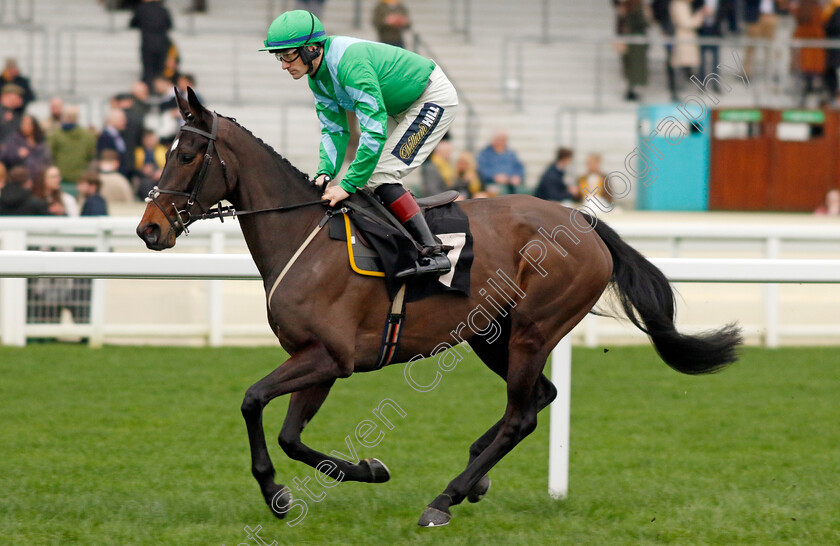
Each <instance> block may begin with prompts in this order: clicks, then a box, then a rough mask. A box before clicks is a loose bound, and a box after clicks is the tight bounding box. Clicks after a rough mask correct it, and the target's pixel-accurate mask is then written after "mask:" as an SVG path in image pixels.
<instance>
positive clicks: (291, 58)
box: [274, 48, 300, 63]
mask: <svg viewBox="0 0 840 546" xmlns="http://www.w3.org/2000/svg"><path fill="white" fill-rule="evenodd" d="M298 57H300V50H299V49H298V48H294V49H284V50H282V51H275V52H274V58H275V59H277V60H278V61H281V62H286V63H293V62H295V61H296V60H297V58H298Z"/></svg>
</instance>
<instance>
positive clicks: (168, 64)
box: [159, 42, 181, 85]
mask: <svg viewBox="0 0 840 546" xmlns="http://www.w3.org/2000/svg"><path fill="white" fill-rule="evenodd" d="M180 75H181V51H180V50H179V49H178V46H177V45H176V44H175V42H172V43H171V44H169V49H168V50H167V52H166V60H165V61H164V62H163V72H161V73H160V75H159V76H160V77H163V78H166V79H167V80H169V81H170V82H172V85H175V84H176V83H178V76H180Z"/></svg>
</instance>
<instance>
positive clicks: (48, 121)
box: [41, 97, 64, 138]
mask: <svg viewBox="0 0 840 546" xmlns="http://www.w3.org/2000/svg"><path fill="white" fill-rule="evenodd" d="M63 111H64V100H63V99H62V98H61V97H53V98H51V99H50V112H49V114H47V117H46V118H44V119H42V120H41V129H43V130H44V134H46V135H47V137H48V138H49V136H50V135H52V134H53V133H54V132H56V131H58V130H59V129H60V128H61V112H63Z"/></svg>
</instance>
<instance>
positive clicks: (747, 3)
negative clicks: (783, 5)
mask: <svg viewBox="0 0 840 546" xmlns="http://www.w3.org/2000/svg"><path fill="white" fill-rule="evenodd" d="M743 7H744V22H745V23H747V24H749V23H755V22H757V21H758V19H759V18H760V17H761V0H743ZM773 11H774V12H776V13H778V12H779V11H781V10H780V9H779V5H778V2H775V1H774V2H773Z"/></svg>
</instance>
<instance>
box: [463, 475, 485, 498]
mask: <svg viewBox="0 0 840 546" xmlns="http://www.w3.org/2000/svg"><path fill="white" fill-rule="evenodd" d="M488 489H490V476H488V475H487V474H485V475H484V476H482V477H481V479H480V480H478V483H476V484H475V485H474V486H473V488H472V489H470V492H469V493H467V500H468V501H470V502H478V501H480V500H481V499H483V498H484V495H486V494H487V490H488Z"/></svg>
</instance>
